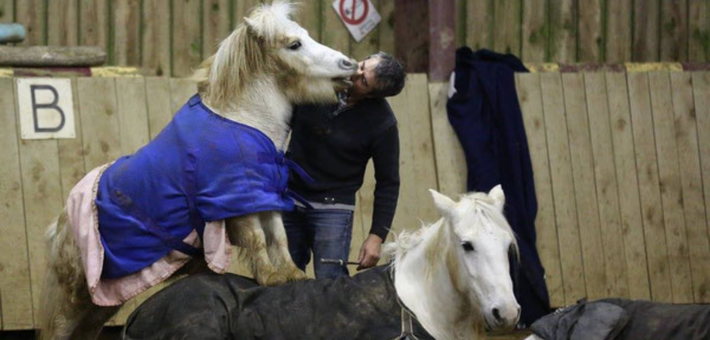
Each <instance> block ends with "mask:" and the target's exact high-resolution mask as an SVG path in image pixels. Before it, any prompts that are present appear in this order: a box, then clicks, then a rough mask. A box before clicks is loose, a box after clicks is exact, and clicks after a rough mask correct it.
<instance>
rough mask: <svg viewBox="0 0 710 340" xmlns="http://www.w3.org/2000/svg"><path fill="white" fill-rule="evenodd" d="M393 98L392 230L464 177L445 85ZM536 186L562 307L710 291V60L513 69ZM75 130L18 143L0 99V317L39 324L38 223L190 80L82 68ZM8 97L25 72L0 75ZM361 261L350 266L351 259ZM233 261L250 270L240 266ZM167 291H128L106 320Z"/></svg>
mask: <svg viewBox="0 0 710 340" xmlns="http://www.w3.org/2000/svg"><path fill="white" fill-rule="evenodd" d="M408 79H409V80H408V83H407V86H406V88H405V89H404V91H403V92H402V93H401V94H400V95H399V96H396V97H394V98H390V100H389V102H390V104H391V106H392V108H393V109H394V112H395V114H396V116H397V119H398V124H399V131H400V146H401V152H400V166H401V171H400V173H401V180H402V187H401V193H400V201H399V204H398V209H397V214H396V216H395V220H394V224H393V230H394V231H399V230H403V229H412V228H417V227H419V226H420V225H421V223H427V222H433V221H434V220H435V219H436V218H437V213H436V211H435V209H434V207H433V204H431V199H430V197H429V194H428V192H427V189H429V188H435V189H438V190H440V191H441V192H443V193H445V194H448V195H451V196H456V195H457V194H460V193H463V192H464V191H465V186H466V183H465V181H466V168H465V161H464V155H463V152H462V150H461V147H460V145H459V143H458V140H457V138H456V136H455V134H454V133H453V130H452V128H451V127H450V125H449V123H448V118H447V115H446V100H447V98H446V93H447V90H448V86H447V84H441V83H431V84H430V83H428V81H427V77H426V75H423V74H411V75H409V77H408ZM516 82H517V87H518V95H519V98H520V103H521V108H522V110H523V118H524V122H525V126H526V131H527V136H528V141H529V146H530V154H531V158H532V163H533V169H534V180H535V185H536V190H537V197H538V205H539V211H538V218H537V221H536V227H537V231H538V244H537V246H538V250H539V252H540V257H541V259H542V261H543V265H544V266H545V268H546V274H547V278H546V279H547V284H548V288H549V291H550V297H551V303H552V305H553V306H563V305H565V304H569V303H574V302H575V301H577V300H578V299H580V298H583V297H589V298H591V299H596V298H601V297H608V296H615V297H629V298H633V299H652V300H655V301H664V302H675V303H687V302H702V303H708V302H710V291H709V288H708V287H710V235H709V231H708V228H709V227H710V226H708V220H710V219H709V218H708V213H709V212H710V203H709V202H710V185H708V184H707V183H710V102H708V98H707V97H708V96H707V93H710V73H709V72H674V71H654V72H645V73H640V72H639V73H628V74H626V73H622V72H606V73H605V72H590V73H558V72H548V73H532V74H520V75H518V76H517V78H516ZM72 86H73V89H74V99H75V101H74V102H75V111H76V117H77V119H76V131H77V138H76V139H63V140H21V139H19V137H18V132H17V131H18V129H19V125H18V124H19V123H18V122H17V120H16V110H17V103H16V102H15V99H14V98H15V96H14V95H9V96H2V97H0V110H2V111H3V112H8V113H13V114H6V115H2V117H0V130H1V131H0V139H1V140H2V142H3V145H5V146H6V148H4V149H3V152H2V153H0V160H2V163H3V164H5V165H6V166H4V167H3V168H2V170H0V218H1V219H2V220H3V221H5V225H6V228H5V229H4V234H3V237H2V238H0V247H1V248H2V249H3V250H4V251H3V252H0V272H2V273H3V275H0V301H2V304H0V320H1V321H2V323H0V325H2V329H3V330H15V329H30V328H32V327H34V325H35V321H34V320H36V313H37V309H36V306H37V304H38V298H39V288H40V284H41V282H42V276H43V268H44V264H45V257H44V256H45V253H44V252H45V247H44V243H43V234H44V230H45V228H46V226H47V225H48V224H49V223H50V222H51V221H52V219H53V218H54V217H55V216H56V214H57V213H58V212H59V211H60V210H61V208H62V206H63V202H64V199H65V198H66V195H67V193H68V192H69V190H70V189H71V187H72V186H73V185H74V184H75V183H76V182H77V181H78V180H79V179H80V178H81V177H82V176H83V175H84V174H85V173H86V172H87V171H89V170H91V169H92V168H94V167H95V166H97V165H100V164H103V163H105V162H108V161H111V160H112V159H115V158H116V157H118V156H120V155H123V154H128V153H131V152H133V151H134V150H136V149H137V148H139V147H140V146H142V145H144V144H145V143H146V142H147V141H149V140H150V139H151V138H153V137H155V136H156V135H157V133H158V132H159V131H160V129H162V127H163V126H164V125H165V124H167V122H168V121H169V120H170V118H171V116H172V114H173V112H175V111H176V110H177V109H178V108H179V107H180V106H181V105H182V104H183V103H184V102H185V101H186V99H187V98H189V96H191V95H192V94H193V93H194V92H195V85H194V83H192V82H190V81H187V80H184V79H177V78H172V79H169V78H165V77H146V78H143V77H137V78H99V77H96V78H75V79H73V80H72ZM0 89H1V90H2V91H3V93H10V94H14V93H15V91H16V90H15V84H14V79H12V78H0ZM373 171H374V170H373V169H372V165H371V164H370V165H369V166H368V169H367V173H366V180H365V183H364V184H363V187H362V189H361V190H360V192H359V193H358V197H357V199H358V207H357V210H356V212H355V222H354V230H353V239H352V246H351V254H350V257H351V259H353V260H354V259H356V258H357V256H358V253H359V250H360V245H361V244H362V241H363V240H364V239H365V237H366V236H367V234H368V231H369V228H370V225H371V219H372V203H373V200H374V196H373V190H374V188H375V182H374V178H373V173H374V172H373ZM350 269H351V271H353V272H354V269H355V268H354V267H351V268H350ZM233 270H235V271H238V272H240V273H245V271H244V268H243V267H239V266H235V267H234V268H233ZM156 290H157V289H153V290H151V292H149V293H147V294H144V295H143V296H141V297H139V298H138V299H136V300H135V301H132V302H130V303H129V304H128V305H127V306H126V308H124V310H122V311H121V312H120V314H119V315H118V316H117V317H115V318H114V319H113V320H111V322H110V323H111V324H121V323H122V322H123V321H124V320H125V317H126V316H127V315H128V313H129V312H130V311H131V310H132V309H133V308H134V307H135V306H136V305H137V304H138V303H140V302H142V301H144V300H145V298H146V297H147V296H149V295H150V294H152V292H154V291H156Z"/></svg>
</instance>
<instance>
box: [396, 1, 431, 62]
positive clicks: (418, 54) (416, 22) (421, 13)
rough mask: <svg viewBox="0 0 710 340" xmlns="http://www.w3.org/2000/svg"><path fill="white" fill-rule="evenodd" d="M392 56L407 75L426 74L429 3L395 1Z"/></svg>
mask: <svg viewBox="0 0 710 340" xmlns="http://www.w3.org/2000/svg"><path fill="white" fill-rule="evenodd" d="M394 6H395V7H394V32H395V37H396V39H395V43H394V54H395V56H396V57H397V59H399V60H401V61H402V62H403V63H404V67H405V69H406V71H407V73H422V72H427V70H428V68H429V64H428V63H429V1H428V0H395V5H394Z"/></svg>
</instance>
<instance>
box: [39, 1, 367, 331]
mask: <svg viewBox="0 0 710 340" xmlns="http://www.w3.org/2000/svg"><path fill="white" fill-rule="evenodd" d="M291 12H292V6H291V5H290V4H289V3H286V2H282V1H275V2H274V3H273V4H270V5H261V6H259V7H257V8H256V9H255V10H253V11H252V12H251V14H250V15H249V17H247V18H245V24H241V25H239V26H238V27H237V28H236V30H234V32H232V33H231V35H230V36H229V37H227V38H226V39H225V40H224V41H222V43H221V44H220V47H219V49H218V51H217V53H216V54H215V55H213V56H212V57H210V58H209V59H207V60H206V61H205V62H204V63H203V64H202V65H201V66H200V68H199V69H198V70H197V71H196V73H195V77H196V78H197V80H198V81H199V83H198V90H199V93H200V95H201V98H202V101H203V103H204V104H206V105H207V106H208V107H209V108H210V109H211V110H212V111H214V112H215V113H216V114H218V115H221V116H222V117H224V118H226V119H228V120H232V121H236V122H239V123H241V124H244V125H248V126H251V127H253V128H256V129H257V130H260V131H261V132H263V133H264V134H265V135H266V136H267V137H268V138H269V139H271V141H273V143H274V145H275V146H276V147H277V148H278V149H279V150H283V148H284V143H285V140H286V136H287V133H288V131H289V125H288V122H289V120H290V116H291V109H292V105H294V104H300V103H313V102H335V101H336V100H337V98H336V96H335V92H336V91H338V90H342V89H343V88H345V87H347V86H349V85H350V84H349V81H348V80H347V79H348V78H349V76H350V75H351V74H353V73H354V72H355V69H356V68H357V65H356V63H355V61H354V60H352V59H350V58H347V57H346V56H344V55H343V54H342V53H340V52H338V51H335V50H332V49H330V48H328V47H326V46H323V45H320V44H318V43H316V42H315V41H314V40H313V39H311V38H310V37H309V36H308V33H307V32H306V31H305V30H304V29H303V28H301V27H300V26H298V24H296V23H295V22H293V21H292V20H291V19H290V15H291ZM199 128H200V127H199V126H195V129H199ZM70 216H71V215H69V214H67V210H66V209H65V210H64V211H63V212H62V213H61V214H60V215H59V216H58V218H57V220H56V221H55V222H54V223H53V224H52V225H50V227H49V228H48V231H47V240H48V244H49V246H48V255H49V258H48V270H47V271H46V273H45V277H46V279H45V283H44V288H43V293H42V300H41V304H40V327H41V332H40V338H42V339H95V338H96V337H97V336H98V334H99V333H100V331H101V329H102V326H103V324H104V323H105V322H106V321H107V320H108V319H109V318H110V317H111V316H112V315H113V314H115V313H116V311H117V310H118V308H119V307H120V306H98V305H96V304H94V303H92V295H93V294H94V291H93V290H92V292H91V294H90V292H89V285H90V284H88V283H87V279H86V277H87V275H86V272H85V269H86V267H85V263H82V256H83V255H82V253H81V252H80V250H79V247H78V244H79V243H81V242H83V241H85V240H81V239H77V238H76V236H75V233H76V230H74V231H73V230H72V226H71V225H72V223H71V222H72V221H70ZM218 222H219V221H218ZM224 223H225V224H226V229H227V234H228V236H229V240H230V241H231V243H233V244H235V245H237V246H239V247H241V248H242V249H243V254H244V255H246V257H247V258H248V259H249V260H250V264H251V267H252V269H253V274H254V275H255V278H256V279H257V281H258V282H259V283H261V284H265V285H276V284H280V283H284V282H288V281H293V280H300V279H305V278H306V276H305V274H304V273H303V272H302V271H300V270H298V268H296V267H295V265H294V264H293V262H292V261H291V258H290V255H289V253H288V248H287V241H286V234H285V231H284V228H283V222H282V220H281V215H280V213H279V212H275V211H267V212H260V213H254V214H250V215H246V216H241V217H237V218H228V219H227V220H225V221H224ZM87 227H91V226H87ZM171 254H172V253H171ZM185 256H186V255H185ZM188 259H189V257H188ZM186 261H187V259H186V260H185V261H184V262H186ZM182 264H183V263H181V265H182ZM203 268H204V261H198V260H193V261H191V262H190V263H189V264H188V265H187V266H185V267H183V269H182V270H183V272H184V273H188V274H189V273H191V272H193V271H194V270H195V269H203ZM173 276H175V275H173ZM164 279H166V278H164V277H163V278H161V280H164ZM158 282H159V281H158ZM158 282H153V283H152V284H157V283H158Z"/></svg>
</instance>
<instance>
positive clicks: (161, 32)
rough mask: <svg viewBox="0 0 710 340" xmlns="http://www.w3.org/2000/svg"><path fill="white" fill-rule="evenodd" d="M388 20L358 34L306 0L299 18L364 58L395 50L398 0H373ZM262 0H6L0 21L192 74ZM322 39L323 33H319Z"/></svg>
mask: <svg viewBox="0 0 710 340" xmlns="http://www.w3.org/2000/svg"><path fill="white" fill-rule="evenodd" d="M371 1H372V2H373V4H374V5H375V7H376V8H377V9H378V11H379V12H380V15H381V16H382V24H381V25H379V26H378V28H377V29H376V30H375V31H373V32H372V33H370V34H369V35H368V36H367V37H366V38H365V39H364V40H363V41H361V42H359V43H358V42H355V41H354V40H353V39H352V38H351V37H350V33H348V31H347V29H346V28H345V26H344V25H343V23H342V22H341V21H340V19H338V18H337V16H336V13H335V11H334V10H333V7H332V1H326V0H308V1H300V5H299V6H298V8H299V10H298V12H297V15H296V21H298V22H299V24H301V25H302V26H303V27H304V28H306V29H307V30H308V31H309V32H310V34H311V36H312V37H314V38H315V39H316V40H318V41H325V42H326V43H327V44H328V45H330V46H331V47H333V48H336V49H338V50H340V51H342V52H343V53H345V54H347V55H352V56H355V57H356V58H363V57H365V56H367V55H369V54H372V53H376V52H377V51H379V50H384V51H389V52H391V53H392V52H394V21H393V18H392V16H393V13H394V0H371ZM261 2H262V0H180V1H177V0H174V1H172V0H171V1H168V0H125V1H109V0H51V1H47V0H0V22H13V21H15V22H20V23H22V24H24V25H26V27H27V39H26V40H25V41H24V42H23V43H22V44H23V45H59V46H75V45H98V46H101V47H104V48H106V50H107V54H108V65H120V66H140V67H142V68H144V69H145V70H146V72H147V73H148V74H153V75H158V76H171V75H172V76H176V77H182V76H187V75H189V74H190V73H191V72H192V69H193V68H194V67H196V66H197V65H198V64H199V63H200V62H201V61H202V60H203V59H206V58H207V57H209V56H211V55H212V54H213V53H214V52H215V51H216V48H217V46H218V43H219V42H220V41H222V39H224V38H226V37H227V35H228V34H229V33H230V32H231V30H232V29H233V28H234V27H236V25H238V24H239V23H241V22H242V21H243V20H242V18H243V17H244V16H246V15H247V13H248V12H249V10H250V9H251V8H253V7H254V6H256V5H258V4H259V3H261ZM321 39H323V40H321Z"/></svg>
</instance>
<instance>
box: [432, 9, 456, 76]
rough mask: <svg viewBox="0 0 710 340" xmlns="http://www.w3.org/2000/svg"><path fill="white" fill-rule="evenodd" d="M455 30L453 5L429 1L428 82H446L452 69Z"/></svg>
mask: <svg viewBox="0 0 710 340" xmlns="http://www.w3.org/2000/svg"><path fill="white" fill-rule="evenodd" d="M455 28H456V20H455V16H454V3H453V2H452V1H437V0H429V81H432V82H443V81H446V80H447V79H448V78H449V74H451V71H453V69H454V64H455V57H454V52H455V49H456V38H455Z"/></svg>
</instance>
